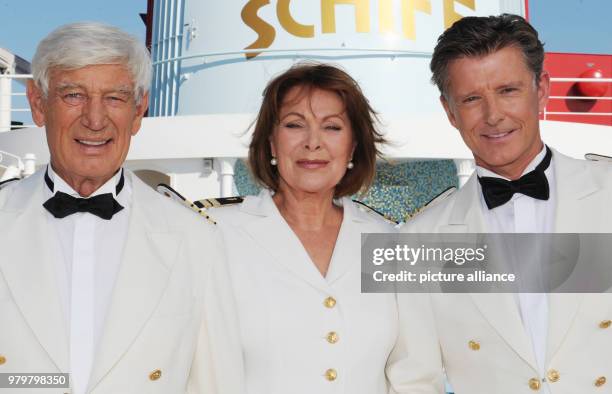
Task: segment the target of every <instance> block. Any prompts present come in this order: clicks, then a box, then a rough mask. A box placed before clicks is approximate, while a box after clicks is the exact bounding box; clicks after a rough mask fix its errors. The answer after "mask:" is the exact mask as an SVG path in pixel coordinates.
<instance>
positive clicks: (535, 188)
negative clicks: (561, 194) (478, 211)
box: [478, 146, 552, 209]
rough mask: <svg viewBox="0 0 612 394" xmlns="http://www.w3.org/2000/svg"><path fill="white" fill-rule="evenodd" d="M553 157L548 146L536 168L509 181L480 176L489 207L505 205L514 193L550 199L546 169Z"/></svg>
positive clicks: (539, 198)
mask: <svg viewBox="0 0 612 394" xmlns="http://www.w3.org/2000/svg"><path fill="white" fill-rule="evenodd" d="M551 158H552V152H551V150H550V149H549V148H548V146H547V147H546V156H544V159H543V160H542V161H541V162H540V164H538V166H537V167H536V168H535V170H533V171H531V172H528V173H527V174H525V175H523V176H522V177H520V178H519V179H517V180H515V181H507V180H505V179H501V178H494V177H482V178H481V177H478V182H480V186H482V194H483V196H484V199H485V202H486V203H487V207H488V208H489V209H493V208H496V207H499V206H500V205H504V204H505V203H507V202H508V201H510V199H511V198H512V196H513V195H514V193H521V194H524V195H526V196H529V197H533V198H536V199H538V200H548V198H549V197H550V189H549V186H548V179H546V175H545V174H544V171H545V170H546V169H547V168H548V166H549V165H550V160H551Z"/></svg>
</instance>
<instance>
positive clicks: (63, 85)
mask: <svg viewBox="0 0 612 394" xmlns="http://www.w3.org/2000/svg"><path fill="white" fill-rule="evenodd" d="M56 89H57V90H58V91H63V90H68V89H84V90H87V89H85V88H84V87H83V86H82V85H80V84H78V83H74V82H60V83H58V84H57V88H56ZM106 92H107V93H110V92H115V93H121V94H126V95H131V94H132V93H133V92H134V90H133V89H132V87H131V86H129V85H119V86H113V87H111V88H110V89H107V90H106Z"/></svg>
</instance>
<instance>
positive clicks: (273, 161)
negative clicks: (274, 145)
mask: <svg viewBox="0 0 612 394" xmlns="http://www.w3.org/2000/svg"><path fill="white" fill-rule="evenodd" d="M270 164H272V165H273V166H275V165H277V164H278V160H276V157H273V158H271V159H270Z"/></svg>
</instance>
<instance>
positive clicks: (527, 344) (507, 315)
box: [471, 293, 537, 370]
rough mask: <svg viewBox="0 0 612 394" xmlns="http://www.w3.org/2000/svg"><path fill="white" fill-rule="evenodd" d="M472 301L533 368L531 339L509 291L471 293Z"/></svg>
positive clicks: (535, 367) (534, 364)
mask: <svg viewBox="0 0 612 394" xmlns="http://www.w3.org/2000/svg"><path fill="white" fill-rule="evenodd" d="M471 296H472V299H473V300H474V303H475V304H476V306H477V307H478V309H479V310H480V312H481V313H482V314H483V316H484V317H485V319H486V320H487V321H488V322H489V323H490V324H491V325H492V326H493V328H495V330H496V331H497V332H498V333H499V335H500V336H501V337H502V338H503V339H504V341H506V343H508V345H509V346H510V347H512V349H514V351H515V352H516V353H517V354H518V355H519V356H520V357H521V358H522V359H523V360H525V361H526V362H527V363H529V364H530V365H531V366H532V367H533V368H534V369H536V370H537V363H536V360H535V358H534V354H533V349H532V347H531V341H530V340H529V338H528V337H527V334H526V332H525V327H523V321H522V319H521V315H520V313H519V310H518V307H517V302H516V300H515V298H514V295H513V294H511V293H491V294H471Z"/></svg>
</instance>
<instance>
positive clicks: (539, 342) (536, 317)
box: [476, 146, 556, 392]
mask: <svg viewBox="0 0 612 394" xmlns="http://www.w3.org/2000/svg"><path fill="white" fill-rule="evenodd" d="M544 156H546V146H544V147H543V148H542V150H541V151H540V153H538V155H537V156H536V157H535V158H534V159H533V160H532V161H531V163H529V165H528V166H527V168H525V171H523V174H522V175H524V174H527V173H528V172H530V171H533V170H534V169H535V168H536V167H537V166H538V164H540V162H541V161H542V160H543V159H544ZM554 160H555V158H554V156H553V157H552V161H551V163H550V165H549V166H548V168H547V169H546V170H545V171H544V173H545V174H546V178H547V179H548V185H549V187H550V197H549V199H548V200H538V199H535V198H532V197H529V196H526V195H524V194H519V193H515V194H514V195H513V196H512V198H511V199H510V201H508V202H507V203H505V204H503V205H501V206H499V207H496V208H493V209H488V207H487V204H486V202H485V200H484V197H483V194H482V188H481V186H480V183H478V190H479V191H480V206H481V210H482V214H483V216H484V218H485V222H486V223H487V227H488V230H489V232H491V233H552V232H554V225H555V223H554V220H555V203H556V198H555V197H556V196H555V194H554V191H555V173H554V170H553V161H554ZM476 172H477V174H478V176H479V177H495V178H503V179H506V180H509V179H507V178H504V177H502V176H500V175H498V174H495V173H494V172H492V171H489V170H487V169H485V168H483V167H480V166H477V167H476ZM517 302H518V306H519V310H520V313H521V317H522V319H523V326H524V327H525V331H526V333H527V335H528V337H529V338H530V340H531V344H532V346H533V350H534V353H535V356H536V361H537V363H538V368H539V373H540V376H544V375H545V373H544V370H545V368H546V365H545V363H546V342H547V334H548V296H547V294H543V293H519V294H517ZM544 387H545V390H546V392H549V391H548V387H547V386H546V385H544Z"/></svg>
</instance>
